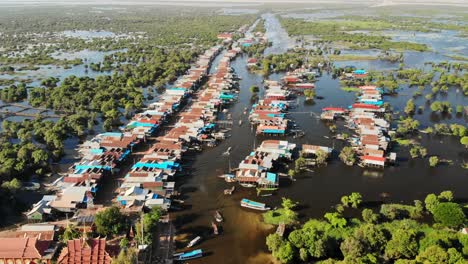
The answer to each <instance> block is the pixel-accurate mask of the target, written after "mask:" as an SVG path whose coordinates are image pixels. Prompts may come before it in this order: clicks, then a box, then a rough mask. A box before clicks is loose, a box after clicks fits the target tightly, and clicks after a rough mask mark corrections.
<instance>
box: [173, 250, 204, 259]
mask: <svg viewBox="0 0 468 264" xmlns="http://www.w3.org/2000/svg"><path fill="white" fill-rule="evenodd" d="M201 257H203V250H201V249H196V250H193V251H190V252H182V253H178V254H174V260H179V261H182V260H188V259H195V258H201Z"/></svg>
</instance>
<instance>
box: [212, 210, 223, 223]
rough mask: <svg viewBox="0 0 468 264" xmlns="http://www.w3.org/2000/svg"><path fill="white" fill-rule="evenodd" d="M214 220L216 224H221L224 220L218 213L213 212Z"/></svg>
mask: <svg viewBox="0 0 468 264" xmlns="http://www.w3.org/2000/svg"><path fill="white" fill-rule="evenodd" d="M214 218H215V220H216V222H218V223H221V222H222V221H223V220H224V219H223V216H222V215H221V213H220V212H219V211H216V212H215V214H214Z"/></svg>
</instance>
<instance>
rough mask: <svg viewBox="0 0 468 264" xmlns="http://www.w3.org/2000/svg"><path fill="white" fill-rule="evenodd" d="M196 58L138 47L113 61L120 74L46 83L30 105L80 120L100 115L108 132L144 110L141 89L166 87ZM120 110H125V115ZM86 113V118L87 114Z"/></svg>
mask: <svg viewBox="0 0 468 264" xmlns="http://www.w3.org/2000/svg"><path fill="white" fill-rule="evenodd" d="M195 55H196V52H195V51H192V50H188V49H185V50H179V51H177V52H176V51H173V50H171V51H166V50H164V49H160V48H153V49H149V48H148V49H146V50H145V49H143V47H141V46H137V47H135V48H134V49H132V50H130V51H129V52H128V53H126V54H116V55H114V56H113V57H112V58H109V59H113V60H118V61H119V62H138V61H139V63H138V64H135V65H134V64H131V63H129V64H123V65H121V67H119V69H120V74H117V73H115V74H113V75H112V76H104V75H103V76H99V77H97V78H95V79H93V78H89V77H80V78H78V77H76V76H70V77H67V78H65V79H64V80H63V81H62V82H61V83H60V85H59V86H56V81H57V80H52V81H50V82H46V81H44V82H43V87H37V88H34V89H32V90H31V92H30V96H29V102H30V104H31V105H32V106H45V107H48V108H52V109H54V110H59V111H62V112H66V113H81V115H80V117H84V118H86V119H88V120H90V119H91V121H93V120H94V119H92V117H91V114H92V113H100V114H102V116H103V119H104V128H105V129H107V130H109V129H111V128H112V126H113V125H115V124H118V123H119V117H120V116H122V114H124V113H125V114H130V113H132V112H133V111H135V110H140V109H141V108H142V107H143V106H144V100H145V98H144V97H143V93H142V90H141V89H140V87H142V86H144V87H146V86H149V85H155V84H156V85H163V84H164V83H166V82H168V81H172V80H174V79H175V78H176V77H177V76H178V75H181V74H183V73H184V72H185V71H186V70H187V69H188V68H189V66H190V63H191V61H192V60H193V59H194V57H195ZM120 109H123V110H124V113H122V111H121V110H120ZM86 113H87V114H86Z"/></svg>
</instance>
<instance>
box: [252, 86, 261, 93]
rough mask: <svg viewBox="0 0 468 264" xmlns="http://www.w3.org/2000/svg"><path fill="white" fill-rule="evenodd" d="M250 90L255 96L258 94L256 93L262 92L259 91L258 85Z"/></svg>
mask: <svg viewBox="0 0 468 264" xmlns="http://www.w3.org/2000/svg"><path fill="white" fill-rule="evenodd" d="M249 90H250V92H251V93H253V94H256V93H258V92H259V91H260V89H259V88H258V86H256V85H252V86H250V89H249Z"/></svg>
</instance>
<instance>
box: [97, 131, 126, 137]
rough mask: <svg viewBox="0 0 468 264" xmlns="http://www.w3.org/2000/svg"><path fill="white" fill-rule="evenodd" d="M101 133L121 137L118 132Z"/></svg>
mask: <svg viewBox="0 0 468 264" xmlns="http://www.w3.org/2000/svg"><path fill="white" fill-rule="evenodd" d="M101 135H103V136H106V137H121V136H122V133H119V132H105V133H102V134H101Z"/></svg>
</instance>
